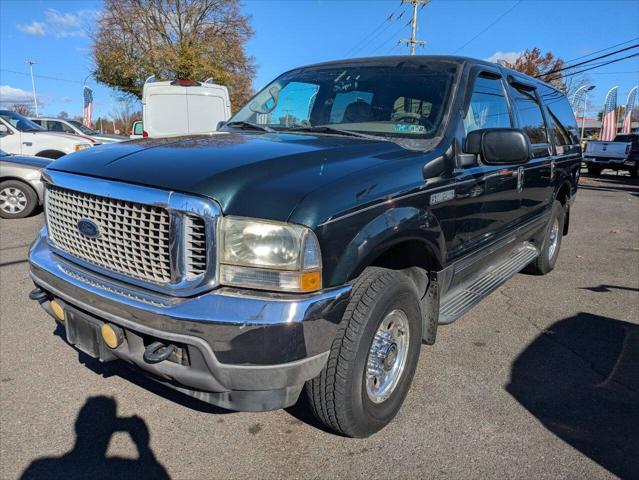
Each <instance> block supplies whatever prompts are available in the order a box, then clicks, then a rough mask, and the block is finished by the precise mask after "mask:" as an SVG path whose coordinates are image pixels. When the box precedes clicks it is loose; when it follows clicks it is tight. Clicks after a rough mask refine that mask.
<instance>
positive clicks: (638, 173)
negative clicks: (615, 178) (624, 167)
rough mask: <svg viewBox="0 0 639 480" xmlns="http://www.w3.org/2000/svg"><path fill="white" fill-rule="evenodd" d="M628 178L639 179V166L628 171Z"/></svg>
mask: <svg viewBox="0 0 639 480" xmlns="http://www.w3.org/2000/svg"><path fill="white" fill-rule="evenodd" d="M630 178H639V164H637V165H635V166H634V168H631V169H630Z"/></svg>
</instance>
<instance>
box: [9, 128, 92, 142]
mask: <svg viewBox="0 0 639 480" xmlns="http://www.w3.org/2000/svg"><path fill="white" fill-rule="evenodd" d="M21 134H22V136H27V135H37V136H38V137H49V138H55V139H57V140H61V139H64V140H69V141H71V142H73V144H74V145H76V144H78V143H90V144H93V141H92V140H91V139H90V138H87V137H83V136H81V135H75V134H73V133H61V132H51V131H49V130H42V131H40V130H38V131H37V132H21Z"/></svg>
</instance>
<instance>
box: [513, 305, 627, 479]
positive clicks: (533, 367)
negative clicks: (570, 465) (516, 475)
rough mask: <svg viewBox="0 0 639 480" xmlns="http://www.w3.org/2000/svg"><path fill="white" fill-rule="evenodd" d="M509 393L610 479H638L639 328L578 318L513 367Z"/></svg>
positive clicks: (559, 326)
mask: <svg viewBox="0 0 639 480" xmlns="http://www.w3.org/2000/svg"><path fill="white" fill-rule="evenodd" d="M506 389H507V391H508V392H509V393H510V394H511V395H512V396H513V397H514V398H515V399H516V400H517V401H518V402H519V403H521V404H522V405H523V406H524V407H525V408H526V409H527V410H528V411H529V412H530V413H532V414H533V415H534V416H535V417H536V418H537V419H538V420H539V421H540V422H541V423H542V424H543V425H544V426H545V427H546V428H547V429H548V430H550V431H551V432H553V433H554V434H555V435H557V436H558V437H559V438H561V439H562V440H564V441H565V442H566V443H568V444H569V445H571V446H572V447H573V448H575V449H577V450H578V451H580V452H581V453H583V454H584V455H586V456H588V457H589V458H590V459H592V460H593V461H595V462H597V463H598V464H599V465H601V466H602V467H604V468H606V469H607V470H608V471H609V472H611V473H613V474H615V475H618V476H619V477H621V478H639V326H638V325H634V324H631V323H628V322H623V321H619V320H615V319H611V318H606V317H601V316H598V315H592V314H589V313H580V314H578V315H576V316H574V317H570V318H567V319H564V320H561V321H559V322H557V323H555V324H553V325H552V326H551V327H550V328H548V329H547V330H546V331H545V332H544V333H543V334H541V335H540V336H539V337H537V338H536V339H535V340H534V341H533V342H532V343H531V344H530V345H529V346H528V347H527V348H526V350H524V351H523V352H522V353H521V354H520V355H519V356H518V357H517V359H516V360H515V361H514V363H513V366H512V370H511V380H510V383H509V384H508V385H507V387H506Z"/></svg>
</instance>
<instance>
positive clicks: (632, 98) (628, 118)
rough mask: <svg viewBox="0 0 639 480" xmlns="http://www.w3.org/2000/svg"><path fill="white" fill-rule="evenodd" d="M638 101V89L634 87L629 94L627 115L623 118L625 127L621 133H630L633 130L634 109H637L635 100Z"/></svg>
mask: <svg viewBox="0 0 639 480" xmlns="http://www.w3.org/2000/svg"><path fill="white" fill-rule="evenodd" d="M636 99H637V87H633V88H632V89H631V90H630V93H628V100H626V113H625V115H624V117H623V126H622V127H621V133H630V130H631V129H632V109H633V108H635V100H636Z"/></svg>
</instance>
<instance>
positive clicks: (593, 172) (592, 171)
mask: <svg viewBox="0 0 639 480" xmlns="http://www.w3.org/2000/svg"><path fill="white" fill-rule="evenodd" d="M588 175H590V176H591V177H598V176H599V175H601V167H600V166H599V165H592V164H589V165H588Z"/></svg>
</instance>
